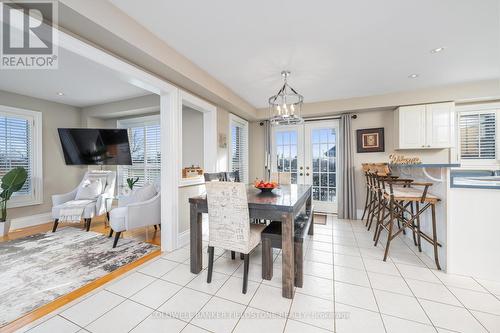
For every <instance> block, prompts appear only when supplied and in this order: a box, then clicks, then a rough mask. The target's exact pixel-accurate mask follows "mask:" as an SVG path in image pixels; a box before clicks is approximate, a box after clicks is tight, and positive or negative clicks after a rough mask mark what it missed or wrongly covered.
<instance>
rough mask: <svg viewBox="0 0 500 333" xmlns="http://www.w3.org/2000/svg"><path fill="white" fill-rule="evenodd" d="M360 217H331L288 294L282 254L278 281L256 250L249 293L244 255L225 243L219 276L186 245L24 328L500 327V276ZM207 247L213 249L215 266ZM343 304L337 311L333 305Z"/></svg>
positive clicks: (219, 332)
mask: <svg viewBox="0 0 500 333" xmlns="http://www.w3.org/2000/svg"><path fill="white" fill-rule="evenodd" d="M371 237H372V233H371V232H368V231H366V229H365V227H364V225H363V222H361V221H346V220H338V219H336V218H335V217H333V216H330V217H329V218H328V222H327V225H325V226H322V225H316V226H315V236H314V237H312V239H311V241H309V244H308V248H307V252H306V262H305V274H306V275H305V277H304V287H303V288H296V293H295V297H294V298H293V300H288V299H284V298H282V297H281V290H280V285H281V280H280V276H281V266H280V263H281V257H280V254H279V252H278V251H276V252H275V267H274V268H275V270H274V277H273V280H271V281H265V280H264V281H263V280H262V279H261V277H260V274H261V271H260V263H261V258H260V255H261V252H260V249H257V250H256V252H255V253H254V254H253V255H252V257H251V262H252V264H251V267H250V282H249V285H248V293H247V294H246V295H243V294H242V293H241V285H242V279H241V277H242V269H243V268H242V262H241V261H240V260H235V261H232V260H231V259H230V256H229V254H228V253H225V252H223V251H220V250H218V251H216V255H217V260H216V261H215V265H214V270H215V272H214V276H213V279H212V283H211V284H207V283H206V269H204V270H203V271H202V273H200V274H199V275H194V274H191V273H190V272H189V266H188V264H189V249H188V248H187V247H185V248H182V249H180V250H177V251H175V252H172V253H167V254H165V255H163V256H162V257H161V258H158V259H156V260H154V261H152V262H148V263H146V264H144V265H143V266H141V267H139V268H138V269H136V270H135V271H133V272H131V273H129V274H127V275H126V276H124V277H122V278H120V279H119V280H117V281H112V282H111V283H109V284H108V285H105V286H103V287H102V288H100V289H99V290H96V291H94V292H93V293H91V294H89V295H86V296H85V297H83V298H82V299H78V300H76V301H75V302H73V303H72V304H68V305H67V306H65V307H64V308H62V309H59V310H58V311H57V312H55V313H52V314H50V315H49V316H46V317H45V318H42V319H41V320H39V321H37V322H36V323H33V324H32V325H30V326H29V327H26V328H25V329H23V331H29V332H31V333H40V332H51V333H53V332H60V333H65V332H87V331H88V332H95V333H99V332H106V333H107V332H118V333H119V332H169V333H175V332H183V333H189V332H191V333H194V332H197V333H202V332H205V333H206V332H215V333H226V332H227V333H229V332H235V333H241V332H266V333H273V332H287V333H292V332H300V333H308V332H339V333H343V332H387V333H393V332H405V333H412V332H418V333H425V332H440V333H441V332H442V333H444V332H472V333H479V332H491V333H494V332H500V282H494V281H485V280H480V279H475V278H473V277H468V276H454V275H450V274H446V273H443V272H439V271H436V270H434V269H433V261H432V260H431V259H429V258H428V257H426V256H425V255H423V254H420V253H418V252H416V249H415V248H414V246H413V245H412V244H411V243H409V242H407V241H406V240H405V239H399V240H398V241H397V242H394V243H393V244H394V245H391V252H390V255H391V256H390V259H388V260H387V262H383V261H382V260H381V259H382V253H383V247H382V246H379V247H377V248H375V247H373V245H372V242H371ZM205 245H206V244H205ZM206 262H207V256H206V255H205V256H204V264H205V266H206ZM334 314H335V315H334Z"/></svg>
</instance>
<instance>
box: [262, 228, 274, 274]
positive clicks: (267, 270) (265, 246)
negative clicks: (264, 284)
mask: <svg viewBox="0 0 500 333" xmlns="http://www.w3.org/2000/svg"><path fill="white" fill-rule="evenodd" d="M262 278H263V279H264V280H271V279H272V278H273V249H272V247H271V240H269V239H267V238H263V239H262Z"/></svg>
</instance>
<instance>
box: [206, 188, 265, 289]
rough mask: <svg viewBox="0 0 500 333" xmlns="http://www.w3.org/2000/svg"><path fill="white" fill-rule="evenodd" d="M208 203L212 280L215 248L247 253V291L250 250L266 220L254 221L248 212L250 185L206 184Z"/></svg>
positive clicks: (245, 261) (253, 246) (244, 272)
mask: <svg viewBox="0 0 500 333" xmlns="http://www.w3.org/2000/svg"><path fill="white" fill-rule="evenodd" d="M205 186H206V189H207V203H208V276H207V283H210V282H211V281H212V271H213V266H214V248H215V247H218V248H222V249H224V250H229V251H231V252H232V259H234V255H233V252H240V253H241V254H243V259H244V270H243V293H244V294H246V292H247V286H248V269H249V264H250V255H249V254H250V252H251V251H252V250H253V249H254V248H255V247H256V246H257V245H259V243H260V234H261V232H262V230H264V228H265V227H266V225H265V224H251V223H250V217H249V212H248V200H247V190H246V185H245V184H243V183H236V182H210V183H206V184H205Z"/></svg>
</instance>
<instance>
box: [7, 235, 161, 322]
mask: <svg viewBox="0 0 500 333" xmlns="http://www.w3.org/2000/svg"><path fill="white" fill-rule="evenodd" d="M112 244H113V238H108V237H106V236H105V235H103V234H99V233H95V232H85V231H82V230H81V229H77V228H72V227H67V228H62V229H60V230H58V231H57V232H55V233H52V232H47V233H40V234H35V235H31V236H28V237H24V238H19V239H15V240H12V241H9V242H4V243H0V309H1V311H0V327H1V326H4V325H6V324H7V323H9V322H11V321H13V320H15V319H17V318H19V317H21V316H23V315H24V314H26V313H28V312H30V311H32V310H34V309H36V308H38V307H40V306H42V305H44V304H47V303H49V302H51V301H53V300H55V299H56V298H58V297H60V296H63V295H65V294H67V293H69V292H71V291H73V290H75V289H78V288H79V287H82V286H83V285H85V284H87V283H89V282H91V281H93V280H96V279H98V278H100V277H102V276H104V275H106V274H109V273H110V272H113V271H114V270H116V269H117V268H119V267H121V266H124V265H126V264H129V263H131V262H133V261H135V260H137V259H139V258H141V257H143V256H145V255H147V254H148V253H151V252H153V251H155V250H158V249H159V247H158V246H156V245H152V244H148V243H143V242H138V241H135V240H131V239H127V238H125V239H120V242H119V243H118V246H117V247H116V248H114V249H112Z"/></svg>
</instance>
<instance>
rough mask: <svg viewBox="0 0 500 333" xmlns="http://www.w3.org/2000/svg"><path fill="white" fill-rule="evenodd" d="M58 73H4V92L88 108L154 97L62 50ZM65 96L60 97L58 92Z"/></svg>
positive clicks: (1, 84) (0, 85)
mask: <svg viewBox="0 0 500 333" xmlns="http://www.w3.org/2000/svg"><path fill="white" fill-rule="evenodd" d="M58 59H59V67H58V69H55V70H48V69H45V70H42V69H33V70H24V69H20V70H2V71H1V73H0V90H4V91H9V92H13V93H16V94H21V95H27V96H32V97H36V98H41V99H45V100H49V101H53V102H58V103H63V104H67V105H72V106H76V107H86V106H91V105H97V104H103V103H108V102H114V101H119V100H123V99H127V98H133V97H138V96H143V95H147V94H151V93H150V92H148V91H145V90H142V89H140V88H137V87H136V86H133V85H132V84H130V83H128V82H127V81H126V80H125V79H123V78H121V77H120V76H119V75H118V74H117V73H115V72H113V71H111V70H109V69H107V68H106V67H104V66H101V65H99V64H96V63H94V62H92V61H90V60H88V59H86V58H84V57H82V56H79V55H76V54H74V53H72V52H69V51H67V50H65V49H63V48H59V57H58ZM58 92H62V93H64V95H63V96H59V95H58V94H57V93H58Z"/></svg>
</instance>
